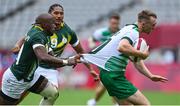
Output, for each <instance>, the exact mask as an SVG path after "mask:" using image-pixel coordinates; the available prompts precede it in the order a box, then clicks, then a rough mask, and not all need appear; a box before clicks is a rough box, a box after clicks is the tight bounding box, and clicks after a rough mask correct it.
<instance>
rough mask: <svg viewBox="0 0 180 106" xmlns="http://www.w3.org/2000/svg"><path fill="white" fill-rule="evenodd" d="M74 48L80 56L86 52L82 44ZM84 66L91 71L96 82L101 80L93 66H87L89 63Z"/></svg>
mask: <svg viewBox="0 0 180 106" xmlns="http://www.w3.org/2000/svg"><path fill="white" fill-rule="evenodd" d="M73 48H74V50H75V51H76V52H77V53H78V54H82V53H84V50H83V48H82V46H81V44H80V43H79V44H78V45H77V46H75V47H73ZM84 65H85V66H86V67H87V68H88V69H89V72H90V74H91V75H92V76H93V77H94V80H98V79H99V78H98V74H97V73H96V72H95V71H94V70H93V68H92V66H91V65H90V64H87V63H84Z"/></svg>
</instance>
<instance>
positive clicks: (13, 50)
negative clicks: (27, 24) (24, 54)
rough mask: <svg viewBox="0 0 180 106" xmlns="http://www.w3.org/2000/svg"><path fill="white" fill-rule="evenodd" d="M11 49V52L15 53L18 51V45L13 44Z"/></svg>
mask: <svg viewBox="0 0 180 106" xmlns="http://www.w3.org/2000/svg"><path fill="white" fill-rule="evenodd" d="M11 51H12V52H13V53H15V54H17V53H18V52H19V51H20V47H19V45H15V46H14V47H13V48H12V49H11Z"/></svg>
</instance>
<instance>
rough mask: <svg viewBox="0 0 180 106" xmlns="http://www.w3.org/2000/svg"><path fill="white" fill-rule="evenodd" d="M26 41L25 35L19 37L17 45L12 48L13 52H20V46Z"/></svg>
mask: <svg viewBox="0 0 180 106" xmlns="http://www.w3.org/2000/svg"><path fill="white" fill-rule="evenodd" d="M24 42H25V36H24V37H22V38H21V39H19V40H18V41H17V42H16V44H15V46H14V47H13V48H12V49H11V51H12V52H13V53H18V52H19V50H20V48H21V46H22V45H23V44H24Z"/></svg>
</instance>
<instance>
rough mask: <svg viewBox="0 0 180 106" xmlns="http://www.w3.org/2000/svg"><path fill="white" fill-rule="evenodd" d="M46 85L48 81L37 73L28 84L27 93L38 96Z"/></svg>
mask: <svg viewBox="0 0 180 106" xmlns="http://www.w3.org/2000/svg"><path fill="white" fill-rule="evenodd" d="M47 84H48V79H47V78H45V77H44V76H42V75H40V76H39V75H38V74H37V73H35V74H34V78H33V80H32V81H31V82H30V86H29V88H28V90H27V91H30V92H33V93H36V94H40V92H42V91H43V90H44V89H45V88H46V86H47Z"/></svg>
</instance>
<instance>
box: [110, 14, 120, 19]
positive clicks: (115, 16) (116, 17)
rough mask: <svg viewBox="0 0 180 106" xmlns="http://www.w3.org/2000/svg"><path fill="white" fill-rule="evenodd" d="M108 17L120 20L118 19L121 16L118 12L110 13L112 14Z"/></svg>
mask: <svg viewBox="0 0 180 106" xmlns="http://www.w3.org/2000/svg"><path fill="white" fill-rule="evenodd" d="M109 19H116V20H120V19H121V17H120V16H119V14H118V13H112V14H110V16H109Z"/></svg>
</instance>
